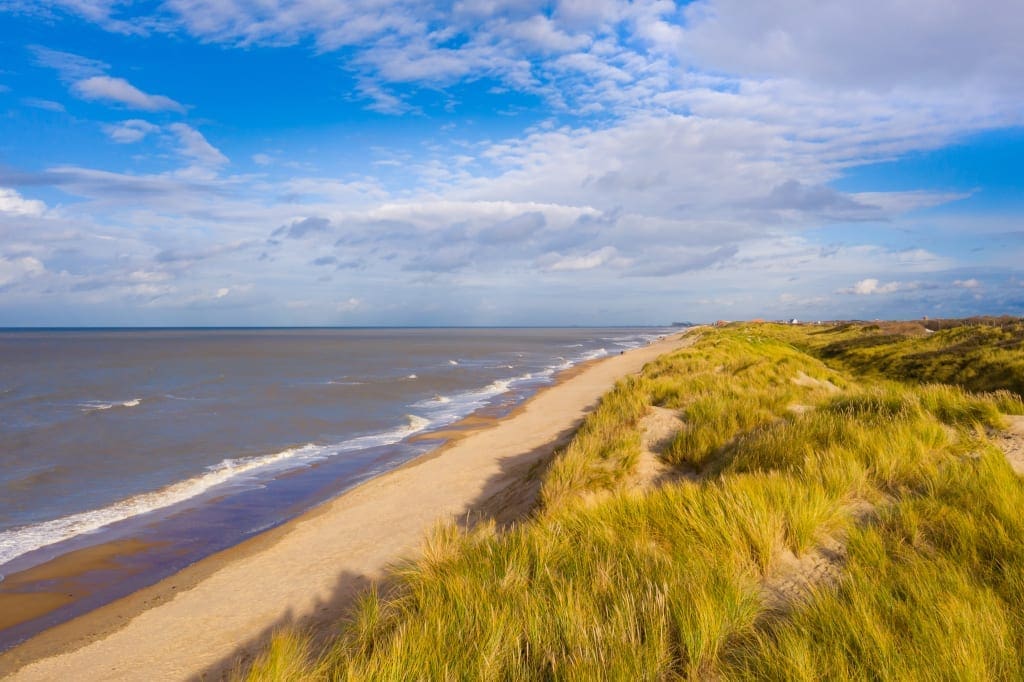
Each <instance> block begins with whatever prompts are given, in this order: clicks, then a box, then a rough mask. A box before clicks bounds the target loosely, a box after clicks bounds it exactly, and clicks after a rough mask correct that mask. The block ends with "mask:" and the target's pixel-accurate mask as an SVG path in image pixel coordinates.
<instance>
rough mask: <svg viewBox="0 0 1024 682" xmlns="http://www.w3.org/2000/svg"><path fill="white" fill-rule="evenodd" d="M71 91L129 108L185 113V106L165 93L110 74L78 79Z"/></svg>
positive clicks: (87, 97)
mask: <svg viewBox="0 0 1024 682" xmlns="http://www.w3.org/2000/svg"><path fill="white" fill-rule="evenodd" d="M71 91H72V92H74V93H75V94H76V95H78V96H79V97H81V98H82V99H88V100H100V101H104V102H112V103H114V104H121V105H123V106H125V107H128V108H129V109H141V110H143V111H178V112H182V113H184V111H185V107H184V106H182V105H181V104H179V103H178V102H175V101H174V100H173V99H171V98H170V97H166V96H164V95H151V94H149V93H146V92H143V91H142V90H139V89H138V88H137V87H135V86H134V85H132V84H131V83H129V82H128V81H126V80H125V79H123V78H112V77H110V76H91V77H89V78H85V79H83V80H80V81H76V82H75V83H74V85H72V86H71Z"/></svg>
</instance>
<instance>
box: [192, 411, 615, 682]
mask: <svg viewBox="0 0 1024 682" xmlns="http://www.w3.org/2000/svg"><path fill="white" fill-rule="evenodd" d="M595 405H596V402H595V403H594V405H591V406H589V407H587V408H586V410H585V412H587V413H589V412H590V411H591V410H592V409H593V407H594V406H595ZM581 421H582V420H580V421H577V422H576V423H575V424H573V425H572V426H571V427H569V428H567V429H565V430H564V431H562V432H561V433H559V434H558V436H557V437H556V438H555V439H554V440H552V441H551V442H549V443H546V444H544V445H542V446H540V447H537V448H534V449H533V450H530V451H529V452H525V453H522V454H519V455H515V456H512V457H506V458H504V459H503V460H502V461H501V462H500V466H501V471H500V472H499V473H497V474H495V475H494V476H492V477H491V478H489V479H488V480H487V482H486V483H485V484H484V488H483V490H482V491H481V493H480V494H479V495H478V496H477V497H476V498H475V499H474V500H473V501H472V502H471V503H470V504H468V505H466V507H465V509H464V510H463V511H462V512H461V513H460V514H459V515H458V516H457V517H456V518H455V519H454V520H455V521H456V522H457V523H458V524H459V525H460V526H461V527H463V528H466V529H468V528H471V527H472V526H474V525H476V524H477V523H479V522H480V521H483V520H489V519H493V520H494V521H495V522H496V523H497V525H498V527H499V528H508V527H510V526H512V525H513V524H515V523H517V522H520V521H522V520H524V519H526V518H527V517H529V515H530V514H531V512H532V511H533V510H534V508H535V506H536V503H537V497H538V494H539V492H540V486H541V481H542V480H543V478H544V473H545V472H546V471H547V468H548V466H550V464H551V462H552V461H553V459H554V458H553V455H554V454H555V453H556V452H557V451H558V450H560V449H561V448H563V447H564V446H565V445H567V444H568V442H569V441H570V440H571V439H572V436H573V435H574V434H575V433H576V430H577V429H578V428H579V425H580V422H581ZM438 456H439V457H444V452H443V451H442V452H441V453H440V454H439V455H438ZM414 466H415V465H414ZM409 558H410V557H395V562H394V563H395V564H397V563H399V562H401V561H402V560H403V559H409ZM374 582H375V581H374V580H373V579H372V578H371V577H369V576H366V575H359V574H355V573H351V572H342V573H341V574H339V575H338V579H337V582H336V583H335V586H334V589H333V591H332V592H331V595H330V596H329V597H328V598H327V599H324V600H320V601H319V602H318V603H317V605H316V608H315V609H314V610H313V612H312V613H308V614H303V615H302V616H301V617H299V616H296V615H295V614H293V613H291V612H290V611H289V612H286V613H284V614H282V615H281V617H280V618H279V619H277V621H275V622H274V623H273V624H271V625H269V626H267V627H266V628H264V629H263V630H262V631H260V632H258V633H254V634H253V636H252V637H251V638H249V639H248V640H246V641H244V642H239V643H238V646H237V647H235V649H234V651H232V653H231V654H229V655H228V656H226V657H224V658H223V659H221V660H219V661H217V662H216V663H214V664H213V665H211V666H209V667H208V668H206V670H204V671H203V672H202V673H200V674H199V675H197V676H196V678H195V679H198V680H222V679H229V678H230V677H232V676H234V675H243V676H244V673H245V671H247V670H248V669H249V668H250V667H251V666H252V663H253V661H254V660H255V658H256V656H258V655H259V654H260V652H262V651H264V650H265V649H266V647H267V645H268V644H269V642H270V640H271V638H272V637H273V635H274V633H276V632H280V631H285V630H293V631H299V632H303V633H308V634H309V635H310V636H311V638H312V640H313V643H314V646H321V645H323V644H325V643H326V642H327V641H328V640H330V639H331V638H332V637H333V636H334V635H335V634H336V633H337V632H338V631H339V630H340V629H341V627H342V626H343V625H344V621H345V619H346V617H347V616H348V615H349V612H350V610H351V607H352V605H353V604H354V602H355V600H356V598H357V597H358V596H359V595H360V594H361V593H363V592H364V591H365V590H366V589H367V588H369V587H370V586H371V585H373V584H374ZM376 583H377V585H378V587H381V588H383V590H384V591H385V592H386V591H387V578H384V580H383V581H380V580H378V581H376ZM253 599H259V595H257V594H254V595H253Z"/></svg>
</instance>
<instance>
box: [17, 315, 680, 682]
mask: <svg viewBox="0 0 1024 682" xmlns="http://www.w3.org/2000/svg"><path fill="white" fill-rule="evenodd" d="M682 343H683V341H682V340H681V335H674V336H671V337H669V338H667V339H664V340H662V341H659V342H656V343H654V344H651V345H649V346H646V347H644V348H639V349H635V350H632V351H628V352H626V353H624V354H622V355H618V356H613V357H609V358H605V359H602V360H599V361H596V362H593V363H588V364H587V365H586V366H584V367H581V368H579V369H577V370H575V371H571V372H569V373H567V374H566V375H565V376H561V377H560V378H559V382H558V383H557V384H556V385H554V386H552V387H550V388H548V389H545V390H542V391H541V392H539V393H538V394H537V395H535V396H534V397H532V398H531V399H530V400H528V401H527V402H526V403H525V404H524V405H522V406H521V407H520V408H517V409H516V410H514V411H513V412H512V413H511V414H510V415H508V416H507V417H505V418H502V419H488V418H487V417H480V416H477V417H475V418H471V419H470V420H467V421H466V422H464V423H462V424H460V425H458V427H456V428H453V429H449V430H448V431H447V432H445V433H441V434H431V438H436V439H439V440H446V441H447V443H446V445H444V446H443V447H441V448H438V449H437V450H435V451H434V452H432V453H430V454H429V455H426V456H424V457H421V458H419V459H417V460H415V461H413V462H411V463H409V464H407V465H405V466H403V467H401V468H399V469H397V470H395V471H392V472H389V473H387V474H384V475H382V476H379V477H377V478H374V479H372V480H371V481H369V482H367V483H364V484H363V485H361V486H359V487H357V488H355V489H354V490H351V491H349V492H347V493H345V494H344V495H341V496H340V497H338V498H336V499H334V500H332V501H330V502H328V503H326V504H323V505H321V506H320V507H318V508H316V509H314V510H312V511H310V512H308V513H306V514H304V515H302V516H300V517H298V518H297V519H295V520H294V521H291V522H289V523H287V524H285V525H283V526H281V527H279V528H276V529H273V530H271V531H268V532H266V533H263V534H261V535H259V536H256V537H254V538H252V539H250V540H248V541H246V542H243V543H241V544H240V545H237V546H235V547H233V548H231V549H228V550H225V551H223V552H220V553H218V554H215V555H213V556H211V557H209V558H207V559H204V560H202V561H200V562H197V563H196V564H194V565H192V566H190V567H188V568H186V569H185V570H183V571H181V572H179V573H177V574H175V575H173V576H171V577H170V578H168V579H165V580H163V581H161V582H159V583H157V584H156V585H153V586H151V587H148V588H145V589H142V590H139V591H138V592H135V593H133V594H131V595H129V596H128V597H126V598H123V599H120V600H118V601H115V602H113V603H111V604H108V605H106V606H104V607H101V608H99V609H97V610H95V611H93V612H90V613H88V614H85V615H83V616H81V617H79V618H76V619H74V620H72V621H70V622H67V623H65V624H62V625H60V626H57V627H54V628H52V629H50V630H47V631H46V632H43V633H42V634H40V635H38V636H36V637H34V638H33V639H31V640H29V641H28V642H25V643H24V644H22V645H20V646H18V647H15V648H14V649H12V650H10V651H8V652H6V653H5V654H3V655H2V656H0V675H3V674H12V673H13V679H24V680H52V679H86V680H97V679H139V678H146V679H162V680H163V679H192V678H196V677H218V676H219V675H220V674H221V673H222V672H223V671H224V670H225V669H227V668H229V667H230V666H231V665H233V663H234V662H235V661H236V660H237V658H238V657H239V656H240V655H243V654H246V653H247V652H250V651H251V650H253V649H254V648H256V647H258V646H259V645H260V644H261V643H262V642H264V641H265V638H266V636H267V635H268V634H269V633H270V632H272V631H273V630H274V629H275V628H279V627H283V626H286V625H292V624H300V625H302V626H304V627H315V626H316V625H317V624H318V623H324V622H329V621H332V620H334V619H336V618H337V617H338V616H339V615H340V614H341V613H342V612H343V611H344V609H345V608H346V607H347V606H348V605H349V604H350V603H351V600H352V598H353V596H355V595H356V594H357V593H358V592H359V591H360V590H362V589H363V588H364V587H365V586H366V585H368V584H369V582H370V581H372V580H377V579H380V578H381V577H383V575H384V574H385V572H386V569H387V566H388V565H389V564H392V563H394V562H395V561H398V560H401V559H403V558H408V557H413V556H415V553H416V551H417V548H418V546H419V543H420V542H421V540H422V538H423V536H424V533H425V532H426V531H427V530H429V529H430V527H432V526H433V525H434V524H435V523H437V522H438V521H440V520H445V519H465V518H467V517H468V516H472V515H474V514H487V515H497V516H499V517H505V518H513V517H514V516H516V515H517V514H518V513H520V512H522V511H524V510H525V509H526V508H527V507H528V505H529V500H530V499H532V498H531V496H530V495H528V494H526V489H527V488H531V487H532V488H535V487H536V483H537V482H536V481H532V482H529V483H528V484H525V487H524V481H526V479H527V478H529V477H528V475H527V474H528V473H529V472H530V471H531V470H533V468H534V467H535V465H536V464H537V463H538V462H539V461H541V460H543V459H544V458H545V457H547V456H548V455H550V454H551V452H553V450H554V449H555V448H556V447H557V446H558V445H559V444H561V443H564V442H565V441H566V440H567V439H568V438H569V437H570V436H571V434H572V432H573V431H574V430H575V429H576V427H577V426H578V424H579V421H580V420H581V419H582V417H583V416H584V415H585V414H586V412H587V411H588V410H589V409H591V408H592V407H593V406H594V404H595V403H596V401H597V400H598V399H599V398H600V396H601V395H602V394H603V393H605V392H606V391H607V390H608V389H610V388H611V387H612V385H613V384H614V383H615V381H616V380H617V379H619V378H621V377H622V376H625V375H628V374H632V373H635V372H638V371H639V370H640V369H642V367H643V365H644V364H646V363H647V362H649V361H650V360H653V359H654V358H656V357H657V356H658V355H661V354H662V353H665V352H668V351H670V350H672V349H673V348H676V347H678V346H680V345H681V344H682ZM499 520H501V519H500V518H499ZM125 551H129V552H130V550H129V549H128V548H125ZM83 560H84V557H83ZM91 560H92V561H96V560H110V558H109V557H107V558H100V559H96V558H92V559H91ZM68 574H72V575H73V574H74V568H69V567H65V568H64V569H63V572H62V576H66V575H68ZM54 598H57V599H59V598H60V596H59V595H57V594H55V595H54ZM42 601H43V600H42V599H40V601H39V602H38V603H40V604H42Z"/></svg>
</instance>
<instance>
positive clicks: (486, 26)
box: [0, 0, 1024, 326]
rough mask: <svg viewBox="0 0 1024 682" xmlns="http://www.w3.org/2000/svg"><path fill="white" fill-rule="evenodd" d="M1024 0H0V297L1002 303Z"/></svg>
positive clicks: (1018, 301) (600, 314) (490, 315)
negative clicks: (1023, 0)
mask: <svg viewBox="0 0 1024 682" xmlns="http://www.w3.org/2000/svg"><path fill="white" fill-rule="evenodd" d="M1021 35H1024V3H1021V2H1020V1H1019V0H988V1H987V2H985V3H983V4H982V5H979V4H978V3H975V2H969V1H967V0H939V1H936V0H901V1H900V2H892V1H891V0H858V1H857V2H854V1H852V0H849V1H845V2H840V1H836V0H816V1H812V0H763V1H761V2H756V3H751V2H749V1H741V0H696V1H694V2H669V1H667V0H635V1H634V2H623V1H620V0H554V1H548V2H534V1H531V0H456V1H454V2H438V3H433V4H428V3H425V2H419V1H415V2H411V1H408V0H348V1H346V2H337V1H335V0H157V1H137V2H131V1H130V0H0V326H177V325H185V326H234V325H241V326H250V325H252V326H261V325H273V326H277V325H282V326H287V325H329V326H333V325H341V326H345V325H360V326H362V325H620V324H665V323H669V322H672V321H689V320H693V321H707V320H716V319H748V318H754V317H763V318H769V319H777V318H791V317H797V318H798V319H837V318H844V319H845V318H862V319H873V318H883V319H897V318H901V319H906V318H918V317H921V316H925V315H927V316H930V317H959V316H966V315H972V314H1016V315H1020V314H1024V267H1022V263H1024V41H1022V40H1020V36H1021Z"/></svg>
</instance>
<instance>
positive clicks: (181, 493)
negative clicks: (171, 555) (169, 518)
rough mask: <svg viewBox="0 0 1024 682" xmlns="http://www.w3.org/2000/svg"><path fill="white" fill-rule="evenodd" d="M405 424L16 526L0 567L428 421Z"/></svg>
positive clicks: (224, 464) (3, 540)
mask: <svg viewBox="0 0 1024 682" xmlns="http://www.w3.org/2000/svg"><path fill="white" fill-rule="evenodd" d="M405 419H406V423H405V424H403V425H401V426H398V427H396V428H394V429H390V430H388V431H383V432H380V433H375V434H369V435H366V436H358V437H356V438H352V439H351V440H347V441H344V442H343V443H337V444H333V445H317V444H314V443H309V444H307V445H303V446H301V447H295V448H288V449H286V450H282V451H280V452H275V453H273V454H269V455H259V456H256V457H239V458H235V459H225V460H223V461H221V462H220V463H218V464H213V465H211V466H209V467H207V468H206V470H205V471H204V472H203V473H201V474H199V475H198V476H194V477H192V478H188V479H185V480H184V481H178V482H177V483H172V484H171V485H169V486H166V487H164V488H161V489H159V490H154V491H151V492H146V493H140V494H138V495H134V496H132V497H129V498H127V499H124V500H121V501H119V502H115V503H113V504H111V505H109V506H107V507H103V508H101V509H93V510H90V511H85V512H80V513H78V514H71V515H69V516H64V517H61V518H59V519H53V520H52V521H44V522H42V523H36V524H32V525H29V526H22V527H20V528H12V529H10V530H5V531H0V566H2V565H3V564H5V563H7V562H8V561H11V560H12V559H15V558H16V557H19V556H21V555H23V554H27V553H28V552H31V551H34V550H37V549H40V548H42V547H46V546H48V545H53V544H56V543H58V542H61V541H63V540H68V539H70V538H73V537H76V536H79V535H83V534H85V533H92V532H94V531H97V530H100V529H101V528H104V527H105V526H109V525H111V524H113V523H117V522H118V521H124V520H126V519H130V518H132V517H135V516H139V515H141V514H146V513H148V512H153V511H158V510H160V509H165V508H167V507H170V506H172V505H175V504H178V503H180V502H186V501H188V500H189V499H192V498H195V497H198V496H200V495H202V494H203V493H205V492H207V491H208V490H210V489H211V488H213V487H215V486H218V485H221V484H223V483H227V482H229V481H232V480H236V481H237V480H238V479H239V478H241V477H243V476H245V475H247V474H249V475H254V474H257V473H259V474H268V473H273V472H275V471H279V470H284V469H293V468H297V467H300V466H308V465H309V464H311V463H313V462H316V461H319V460H323V459H326V458H328V457H331V456H333V455H336V454H339V453H342V452H351V451H353V450H363V449H366V448H371V447H379V446H384V445H393V444H395V443H398V442H400V441H402V440H404V439H405V438H408V437H409V436H411V435H413V434H415V433H418V432H420V431H423V430H424V429H426V428H428V427H429V426H430V425H431V421H430V420H429V419H425V418H423V417H420V416H417V415H414V414H410V415H406V418H405Z"/></svg>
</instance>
